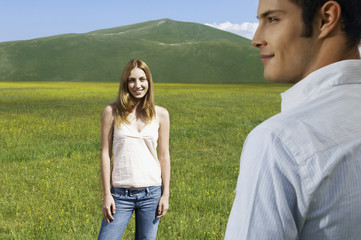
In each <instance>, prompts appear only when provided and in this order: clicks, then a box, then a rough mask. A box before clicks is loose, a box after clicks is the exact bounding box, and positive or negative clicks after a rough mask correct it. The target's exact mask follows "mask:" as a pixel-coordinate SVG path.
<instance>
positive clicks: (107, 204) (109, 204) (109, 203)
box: [102, 195, 115, 223]
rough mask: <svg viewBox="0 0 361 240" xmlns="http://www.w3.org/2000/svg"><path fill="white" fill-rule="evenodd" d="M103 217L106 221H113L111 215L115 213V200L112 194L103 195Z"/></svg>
mask: <svg viewBox="0 0 361 240" xmlns="http://www.w3.org/2000/svg"><path fill="white" fill-rule="evenodd" d="M102 211H103V217H104V220H105V221H107V223H110V222H111V221H114V218H113V215H114V214H115V202H114V198H113V197H112V195H107V196H104V200H103V208H102Z"/></svg>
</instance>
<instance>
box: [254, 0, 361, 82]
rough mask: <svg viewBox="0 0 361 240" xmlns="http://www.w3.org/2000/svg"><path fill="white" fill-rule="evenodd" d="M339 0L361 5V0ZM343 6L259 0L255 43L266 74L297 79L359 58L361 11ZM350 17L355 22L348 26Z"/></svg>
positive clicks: (318, 0)
mask: <svg viewBox="0 0 361 240" xmlns="http://www.w3.org/2000/svg"><path fill="white" fill-rule="evenodd" d="M339 1H343V2H347V1H349V2H348V3H347V5H348V7H349V4H350V2H353V4H354V5H357V4H356V0H339ZM357 1H359V0H357ZM342 7H343V5H341V4H340V3H338V2H337V1H327V0H259V5H258V11H257V17H258V18H259V26H258V29H257V31H256V33H255V36H254V38H253V40H252V44H253V45H254V46H255V47H257V48H259V49H260V50H261V54H260V55H261V58H262V62H263V63H264V77H265V78H266V79H267V80H269V81H275V82H293V83H294V82H298V81H300V80H301V79H303V78H304V77H306V76H307V75H308V74H310V73H311V72H313V71H315V70H317V69H319V68H321V67H323V66H326V65H328V64H331V63H333V62H337V61H340V60H344V59H351V58H359V57H360V56H359V52H358V48H357V45H358V43H359V42H360V27H358V28H357V27H355V26H356V25H360V23H358V24H357V22H360V20H355V19H360V16H359V15H360V14H359V10H355V11H352V12H351V11H349V12H347V11H346V10H345V11H344V10H343V9H342ZM351 8H352V7H351ZM357 8H358V9H359V8H360V6H355V9H357ZM345 9H346V7H345ZM346 15H347V16H346ZM346 19H348V20H347V21H348V22H349V19H353V20H354V21H351V22H352V24H350V25H347V24H348V22H347V21H346ZM355 22H356V23H355ZM351 25H352V26H353V27H350V26H351ZM356 33H358V34H356ZM355 39H357V40H355Z"/></svg>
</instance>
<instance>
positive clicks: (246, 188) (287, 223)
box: [225, 128, 301, 240]
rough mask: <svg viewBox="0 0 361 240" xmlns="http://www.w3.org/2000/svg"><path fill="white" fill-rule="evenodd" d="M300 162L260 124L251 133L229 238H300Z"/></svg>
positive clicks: (250, 239) (278, 139)
mask: <svg viewBox="0 0 361 240" xmlns="http://www.w3.org/2000/svg"><path fill="white" fill-rule="evenodd" d="M300 189H301V187H300V177H299V174H298V166H297V164H296V163H295V161H294V158H293V156H292V154H291V153H290V152H289V151H288V149H287V147H286V145H285V144H284V143H283V142H282V141H281V139H280V138H279V137H277V136H275V134H273V133H272V132H270V131H269V130H267V129H262V128H256V129H255V130H253V131H252V132H251V133H250V135H249V136H248V137H247V140H246V142H245V145H244V148H243V151H242V156H241V164H240V173H239V176H238V181H237V188H236V196H235V199H234V202H233V207H232V210H231V213H230V216H229V219H228V225H227V230H226V234H225V239H226V240H235V239H237V240H238V239H244V240H263V239H278V240H281V239H297V236H298V227H297V226H299V225H300V221H301V220H300V219H301V218H300V214H299V211H298V207H297V195H298V194H299V193H300V192H301V191H300Z"/></svg>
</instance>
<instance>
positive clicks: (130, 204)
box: [98, 186, 162, 240]
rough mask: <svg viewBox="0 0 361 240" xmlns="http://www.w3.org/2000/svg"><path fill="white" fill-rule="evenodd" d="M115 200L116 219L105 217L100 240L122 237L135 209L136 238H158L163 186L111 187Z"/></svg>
mask: <svg viewBox="0 0 361 240" xmlns="http://www.w3.org/2000/svg"><path fill="white" fill-rule="evenodd" d="M111 192H112V196H113V198H114V201H115V208H116V210H115V214H114V215H113V217H114V221H112V222H110V223H107V222H106V221H105V220H104V219H103V222H102V226H101V228H100V233H99V236H98V240H102V239H104V240H111V239H114V240H115V239H117V240H119V239H121V237H122V235H123V232H124V230H125V227H126V226H127V224H128V222H129V220H130V218H131V216H132V214H133V211H135V239H136V240H138V239H156V236H157V230H158V223H159V219H158V218H156V216H157V209H158V203H159V199H160V197H161V195H162V188H161V186H154V187H147V188H141V189H128V188H116V187H112V188H111Z"/></svg>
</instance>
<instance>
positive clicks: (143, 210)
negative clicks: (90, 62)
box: [98, 60, 170, 240]
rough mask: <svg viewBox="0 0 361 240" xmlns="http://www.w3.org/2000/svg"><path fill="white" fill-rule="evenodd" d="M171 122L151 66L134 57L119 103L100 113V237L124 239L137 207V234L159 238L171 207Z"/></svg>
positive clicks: (129, 64)
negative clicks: (157, 102)
mask: <svg viewBox="0 0 361 240" xmlns="http://www.w3.org/2000/svg"><path fill="white" fill-rule="evenodd" d="M169 127H170V124H169V114H168V111H167V110H166V109H165V108H162V107H160V106H155V105H154V98H153V82H152V75H151V73H150V70H149V67H148V66H147V65H146V64H145V63H144V62H143V61H141V60H132V61H130V62H129V63H128V64H127V65H126V66H125V68H124V70H123V74H122V78H121V82H120V86H119V92H118V97H117V99H116V101H115V103H113V104H110V105H108V106H106V107H105V109H104V113H103V116H102V127H101V138H102V145H101V149H102V150H101V178H102V185H103V196H104V200H103V208H102V211H103V216H104V219H103V222H102V226H101V229H100V233H99V237H98V239H106V240H109V239H120V238H121V236H122V235H123V232H124V229H125V227H126V225H127V224H128V222H129V220H130V218H131V216H132V213H133V211H135V221H136V229H135V239H155V238H156V235H157V229H158V222H159V218H161V217H163V216H164V215H165V214H166V213H167V210H168V200H169V181H170V156H169ZM157 144H158V155H157V150H156V148H157ZM112 157H113V167H112V174H111V170H110V169H111V167H110V165H111V158H112Z"/></svg>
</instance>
